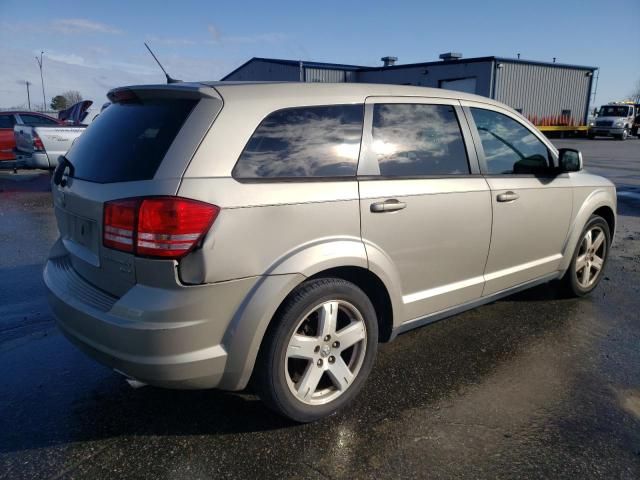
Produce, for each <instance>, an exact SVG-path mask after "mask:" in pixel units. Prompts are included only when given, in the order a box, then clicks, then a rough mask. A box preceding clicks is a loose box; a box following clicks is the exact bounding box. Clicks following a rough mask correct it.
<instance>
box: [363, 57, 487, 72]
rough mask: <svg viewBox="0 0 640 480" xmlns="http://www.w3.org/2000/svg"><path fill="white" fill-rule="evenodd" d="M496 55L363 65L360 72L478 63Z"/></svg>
mask: <svg viewBox="0 0 640 480" xmlns="http://www.w3.org/2000/svg"><path fill="white" fill-rule="evenodd" d="M495 58H496V57H475V58H461V59H458V60H437V61H432V62H419V63H403V64H401V65H390V66H388V67H385V66H379V67H361V68H360V70H358V71H359V72H372V71H379V70H399V69H403V68H416V67H432V66H434V65H453V64H456V63H478V62H491V61H493V60H495Z"/></svg>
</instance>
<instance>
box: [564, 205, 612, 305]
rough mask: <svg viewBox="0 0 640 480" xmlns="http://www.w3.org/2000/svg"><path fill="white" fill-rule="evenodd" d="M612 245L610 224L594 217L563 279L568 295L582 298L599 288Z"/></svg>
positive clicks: (586, 228) (590, 220) (589, 222)
mask: <svg viewBox="0 0 640 480" xmlns="http://www.w3.org/2000/svg"><path fill="white" fill-rule="evenodd" d="M610 245H611V233H610V231H609V224H608V223H607V222H606V221H605V220H604V219H603V218H602V217H600V216H598V215H592V216H591V218H590V219H589V221H588V222H587V225H586V226H585V227H584V230H583V231H582V234H581V236H580V240H579V241H578V245H577V246H576V249H575V252H574V253H573V258H572V259H571V265H570V266H569V269H568V270H567V272H566V273H565V275H564V277H563V278H562V282H563V284H564V287H565V290H566V292H567V293H568V294H570V295H572V296H576V297H581V296H584V295H586V294H588V293H589V292H591V291H592V290H593V289H594V288H596V287H597V286H598V283H600V280H601V279H602V275H603V274H602V272H603V270H604V267H605V264H606V262H607V258H608V256H609V246H610Z"/></svg>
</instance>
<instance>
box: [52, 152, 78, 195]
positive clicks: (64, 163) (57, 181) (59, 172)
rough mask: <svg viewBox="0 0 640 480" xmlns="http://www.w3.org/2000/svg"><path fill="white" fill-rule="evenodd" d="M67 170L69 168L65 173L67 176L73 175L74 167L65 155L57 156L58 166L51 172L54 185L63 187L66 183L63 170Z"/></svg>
mask: <svg viewBox="0 0 640 480" xmlns="http://www.w3.org/2000/svg"><path fill="white" fill-rule="evenodd" d="M67 170H69V172H68V173H67V177H73V174H74V172H75V170H76V169H75V168H74V166H73V164H72V163H71V161H70V160H69V159H68V158H67V157H65V156H64V155H60V156H59V157H58V166H57V167H56V169H55V171H54V172H53V183H54V185H60V186H62V187H65V186H66V185H67V181H66V180H65V179H64V178H63V176H64V172H65V171H67Z"/></svg>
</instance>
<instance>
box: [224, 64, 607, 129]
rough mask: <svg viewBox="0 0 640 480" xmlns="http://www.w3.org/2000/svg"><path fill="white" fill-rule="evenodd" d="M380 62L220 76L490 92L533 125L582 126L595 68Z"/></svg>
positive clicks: (253, 68) (256, 67)
mask: <svg viewBox="0 0 640 480" xmlns="http://www.w3.org/2000/svg"><path fill="white" fill-rule="evenodd" d="M440 59H441V60H440V61H436V62H424V63H411V64H406V65H396V64H395V62H396V60H397V58H395V57H383V58H382V61H383V62H384V65H383V66H380V67H365V66H359V65H343V64H337V63H321V62H305V61H297V60H279V59H273V58H252V59H251V60H249V61H247V62H246V63H244V64H243V65H241V66H240V67H238V68H236V69H235V70H234V71H232V72H231V73H229V74H228V75H227V76H225V77H224V78H223V79H222V80H226V81H233V80H235V81H300V82H360V83H391V84H398V85H421V86H425V87H437V88H448V89H451V90H460V91H464V92H469V93H476V94H478V95H483V96H485V97H490V98H493V99H495V100H498V101H500V102H503V103H506V104H507V105H510V106H511V107H512V108H514V109H516V110H518V111H519V112H520V113H522V114H523V115H524V116H526V117H527V118H529V120H531V121H532V122H533V123H534V124H536V125H539V126H547V127H550V126H578V125H585V124H586V122H587V116H588V112H589V103H590V99H591V91H592V87H593V80H594V73H595V72H596V71H597V67H585V66H580V65H567V64H561V63H547V62H537V61H530V60H521V59H519V58H518V59H514V58H502V57H477V58H466V59H465V58H462V55H461V54H458V53H445V54H442V55H440Z"/></svg>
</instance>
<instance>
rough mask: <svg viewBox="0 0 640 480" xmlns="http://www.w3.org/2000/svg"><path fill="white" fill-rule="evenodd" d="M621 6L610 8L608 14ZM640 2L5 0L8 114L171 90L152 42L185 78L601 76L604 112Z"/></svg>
mask: <svg viewBox="0 0 640 480" xmlns="http://www.w3.org/2000/svg"><path fill="white" fill-rule="evenodd" d="M610 5H611V7H610ZM639 25H640V1H638V0H621V1H617V2H615V7H613V4H611V3H607V2H603V1H602V0H599V1H573V0H568V1H565V0H556V1H546V0H539V1H535V2H532V1H526V2H520V1H516V0H512V1H490V0H485V1H483V2H479V1H477V0H476V1H455V2H454V1H449V2H447V1H439V2H433V4H432V2H428V1H406V2H403V1H400V0H397V1H395V2H381V1H379V2H374V1H368V2H361V1H358V2H356V1H353V2H350V1H347V0H343V1H333V0H325V1H323V2H305V1H295V2H290V1H282V2H278V1H271V2H268V1H264V0H261V1H254V0H249V1H244V2H212V1H199V0H182V1H179V2H175V1H174V2H166V3H165V2H162V1H131V0H130V1H115V0H114V1H110V2H107V1H96V2H92V1H89V0H84V1H71V0H52V1H40V0H31V1H25V0H0V42H1V45H2V48H1V50H0V107H12V106H21V105H23V104H26V90H25V86H24V81H25V80H28V81H30V82H32V83H33V87H32V90H31V92H32V101H33V100H34V99H35V101H37V102H40V103H41V102H42V92H41V90H40V77H39V71H38V68H37V64H36V61H35V59H34V55H35V54H36V53H39V52H40V50H44V52H45V62H44V74H45V89H46V96H47V98H48V99H50V98H51V97H52V96H53V95H55V94H58V93H61V92H63V91H65V90H79V91H80V92H81V93H82V94H83V96H84V97H85V98H89V99H92V100H95V101H96V102H98V103H102V102H103V101H105V100H106V98H105V94H106V92H107V91H108V90H109V89H110V88H113V87H115V86H118V85H124V84H132V83H156V82H163V81H164V77H163V76H162V73H161V72H160V71H159V69H158V68H157V67H156V65H155V64H154V63H153V60H152V59H151V57H150V56H149V54H148V53H147V52H146V50H145V49H144V46H143V44H142V42H144V41H148V42H149V43H150V44H151V46H152V48H153V49H154V50H155V51H156V54H157V55H158V56H159V57H160V59H161V61H162V62H163V63H164V64H165V66H166V67H167V69H168V70H169V72H170V73H171V74H172V75H173V76H174V77H177V78H181V79H183V80H217V79H219V78H220V77H221V76H223V75H225V74H226V73H228V72H229V71H231V70H232V69H234V68H235V67H237V66H238V65H240V64H242V63H243V62H245V61H246V60H248V59H249V58H251V57H253V56H260V57H274V58H291V59H301V60H315V61H329V62H337V63H350V64H362V65H378V64H380V57H382V56H384V55H395V56H397V57H399V63H411V62H422V61H432V60H437V59H438V55H439V54H440V53H442V52H447V51H457V52H462V53H463V55H464V56H465V57H476V56H486V55H496V56H505V57H515V56H516V54H517V53H520V54H521V56H522V58H525V59H531V60H542V61H550V60H551V59H552V57H556V58H557V61H558V62H562V63H573V64H580V65H590V66H597V67H600V69H601V70H600V79H599V85H598V91H597V98H596V104H601V103H605V102H608V101H612V100H618V99H621V98H623V97H625V96H627V95H629V94H630V93H631V91H632V90H633V88H634V85H636V84H637V83H638V82H640V53H639V52H638V46H637V42H638V35H639V33H638V26H639Z"/></svg>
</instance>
